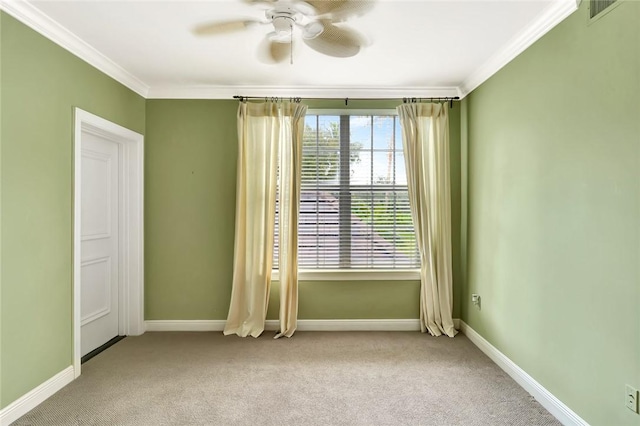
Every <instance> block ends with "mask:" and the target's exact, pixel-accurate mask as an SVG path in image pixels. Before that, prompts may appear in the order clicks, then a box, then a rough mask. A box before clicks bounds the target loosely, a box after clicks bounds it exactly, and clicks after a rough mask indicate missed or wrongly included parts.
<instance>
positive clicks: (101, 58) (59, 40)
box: [0, 0, 149, 97]
mask: <svg viewBox="0 0 640 426" xmlns="http://www.w3.org/2000/svg"><path fill="white" fill-rule="evenodd" d="M0 10H3V11H5V12H7V13H8V14H9V15H11V16H13V17H14V18H16V19H17V20H19V21H21V22H22V23H24V24H26V25H27V26H29V27H30V28H32V29H33V30H35V31H37V32H38V33H40V34H42V35H43V36H45V37H46V38H48V39H49V40H51V41H53V42H54V43H56V44H57V45H59V46H60V47H62V48H64V49H66V50H68V51H69V52H71V53H72V54H74V55H75V56H77V57H78V58H80V59H82V60H83V61H85V62H87V63H88V64H89V65H92V66H93V67H95V68H97V69H98V70H100V71H102V72H103V73H105V74H106V75H108V76H109V77H111V78H113V79H114V80H116V81H118V82H120V83H122V84H123V85H124V86H126V87H128V88H129V89H131V90H133V91H134V92H136V93H137V94H139V95H140V96H142V97H145V96H147V93H148V92H149V86H148V85H147V84H145V83H144V82H143V81H142V80H140V79H139V78H138V77H136V76H135V75H133V74H131V73H130V72H129V71H127V70H125V69H124V68H122V67H121V66H120V65H118V64H117V63H115V62H114V61H112V60H111V59H109V58H108V57H107V56H105V55H104V54H102V53H100V52H99V51H98V50H96V49H95V48H94V47H93V46H91V45H90V44H88V43H87V42H85V41H84V40H82V39H81V38H79V37H78V36H77V35H75V34H74V33H72V32H71V31H69V30H68V29H66V28H65V27H64V26H63V25H61V24H59V23H58V22H56V21H55V20H53V19H52V18H50V17H49V16H48V15H46V14H45V13H43V12H42V11H41V10H40V9H38V8H37V7H35V6H33V5H32V4H30V3H29V2H28V1H25V0H0Z"/></svg>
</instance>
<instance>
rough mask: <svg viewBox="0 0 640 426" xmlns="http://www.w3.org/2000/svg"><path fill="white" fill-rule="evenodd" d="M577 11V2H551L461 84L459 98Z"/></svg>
mask: <svg viewBox="0 0 640 426" xmlns="http://www.w3.org/2000/svg"><path fill="white" fill-rule="evenodd" d="M577 9H578V2H577V1H576V0H556V1H554V2H552V3H551V5H550V6H549V7H548V8H547V9H546V10H545V11H544V12H542V13H541V14H540V16H539V17H538V18H537V19H536V20H535V21H533V23H532V24H531V25H529V26H528V27H527V28H526V29H525V30H523V31H522V32H521V33H520V34H518V35H517V36H516V37H514V38H513V39H512V40H511V41H510V42H509V43H507V45H506V46H505V47H504V48H503V49H502V50H500V51H498V52H497V53H496V54H494V55H493V56H492V57H491V58H489V60H488V61H487V62H485V63H484V64H483V65H482V66H481V67H480V68H478V69H477V70H476V71H474V72H473V73H472V74H471V75H470V76H468V77H467V78H466V79H465V80H464V81H463V82H462V84H461V85H460V92H461V93H460V98H464V97H465V96H467V95H468V94H469V93H471V92H472V91H473V90H474V89H476V88H477V87H478V86H480V85H481V84H482V83H484V82H485V81H486V80H488V79H489V78H490V77H491V76H493V75H494V74H495V73H497V72H498V71H500V69H502V67H504V66H505V65H507V64H508V63H509V62H511V61H512V60H513V59H515V58H516V56H518V55H519V54H520V53H522V52H523V51H524V50H526V49H527V48H528V47H529V46H531V45H532V44H533V43H535V42H536V41H537V40H538V39H540V38H541V37H542V36H543V35H545V34H546V33H548V32H549V31H551V29H552V28H553V27H555V26H556V25H558V24H559V23H560V22H562V21H563V20H564V19H566V18H567V17H568V16H569V15H571V14H572V13H573V12H575V11H576V10H577Z"/></svg>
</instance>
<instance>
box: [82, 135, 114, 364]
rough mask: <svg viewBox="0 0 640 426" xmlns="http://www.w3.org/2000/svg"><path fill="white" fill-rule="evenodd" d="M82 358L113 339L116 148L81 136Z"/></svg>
mask: <svg viewBox="0 0 640 426" xmlns="http://www.w3.org/2000/svg"><path fill="white" fill-rule="evenodd" d="M81 144H82V159H81V170H82V177H81V179H82V181H81V186H80V189H81V193H82V195H81V200H82V201H81V248H80V250H81V273H80V276H81V278H80V281H81V283H80V289H81V300H80V307H81V308H80V318H81V336H80V339H81V354H82V356H84V355H86V354H87V353H89V352H91V351H92V350H94V349H96V348H98V347H99V346H101V345H103V344H104V343H106V342H108V341H109V340H111V339H112V338H114V337H116V336H117V335H118V317H119V314H118V287H119V285H118V283H119V270H120V268H119V265H118V260H119V253H118V249H119V241H118V238H119V229H118V225H119V211H120V209H119V205H118V202H119V199H120V197H119V191H120V188H119V167H120V165H119V152H118V151H119V146H118V144H117V143H115V142H112V141H109V140H108V139H105V138H102V137H100V136H96V135H93V134H91V133H87V132H84V131H83V132H82V140H81Z"/></svg>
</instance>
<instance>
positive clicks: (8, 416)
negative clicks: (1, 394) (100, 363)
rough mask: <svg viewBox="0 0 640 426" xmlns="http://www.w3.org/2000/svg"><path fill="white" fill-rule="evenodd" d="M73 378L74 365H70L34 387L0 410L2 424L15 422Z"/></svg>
mask: <svg viewBox="0 0 640 426" xmlns="http://www.w3.org/2000/svg"><path fill="white" fill-rule="evenodd" d="M73 379H74V374H73V366H72V365H70V366H69V367H67V368H65V369H64V370H62V371H61V372H59V373H58V374H56V375H55V376H53V377H52V378H50V379H49V380H47V381H46V382H44V383H42V384H41V385H40V386H38V387H36V388H35V389H32V390H31V391H29V392H27V393H26V394H24V395H22V396H21V397H20V398H18V399H16V400H15V401H13V402H12V403H11V404H9V405H7V406H6V407H5V408H3V409H2V410H0V425H2V426H5V425H9V424H11V423H13V422H15V421H16V420H18V419H19V418H20V417H22V416H24V415H25V414H27V413H28V412H29V411H31V410H33V409H34V408H36V407H37V406H38V405H40V404H41V403H42V402H44V400H46V399H47V398H49V397H50V396H51V395H53V394H54V393H56V392H58V391H59V390H60V389H62V388H63V387H65V386H66V385H68V384H69V383H71V382H72V381H73Z"/></svg>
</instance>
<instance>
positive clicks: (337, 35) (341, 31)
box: [304, 21, 365, 58]
mask: <svg viewBox="0 0 640 426" xmlns="http://www.w3.org/2000/svg"><path fill="white" fill-rule="evenodd" d="M322 23H323V25H324V31H323V32H322V33H321V34H320V35H319V36H318V37H315V38H312V39H304V42H305V44H306V45H307V46H309V47H310V48H312V49H313V50H315V51H317V52H320V53H322V54H324V55H328V56H334V57H336V58H348V57H350V56H355V55H357V54H358V52H360V49H361V48H362V46H363V45H364V44H365V43H364V39H363V37H362V36H361V35H360V34H359V33H357V32H356V31H354V30H352V29H349V28H344V27H338V26H336V25H333V24H332V23H331V22H329V21H323V22H322Z"/></svg>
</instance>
